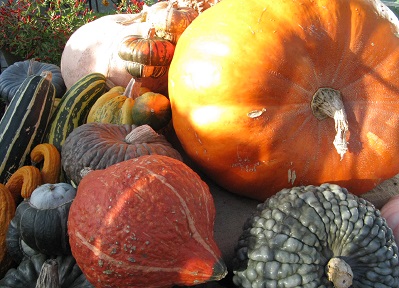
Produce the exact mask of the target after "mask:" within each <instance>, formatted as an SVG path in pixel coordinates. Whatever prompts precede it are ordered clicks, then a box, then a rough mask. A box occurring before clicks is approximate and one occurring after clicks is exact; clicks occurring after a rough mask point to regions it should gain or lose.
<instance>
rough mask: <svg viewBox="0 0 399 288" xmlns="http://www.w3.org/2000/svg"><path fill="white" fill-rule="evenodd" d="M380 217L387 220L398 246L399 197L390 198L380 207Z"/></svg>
mask: <svg viewBox="0 0 399 288" xmlns="http://www.w3.org/2000/svg"><path fill="white" fill-rule="evenodd" d="M381 215H382V217H384V218H385V219H386V220H387V223H388V226H389V227H390V228H391V229H392V231H393V234H394V237H395V241H396V243H397V244H399V195H395V196H393V197H391V198H390V199H389V200H388V202H387V203H386V204H385V205H384V206H382V208H381Z"/></svg>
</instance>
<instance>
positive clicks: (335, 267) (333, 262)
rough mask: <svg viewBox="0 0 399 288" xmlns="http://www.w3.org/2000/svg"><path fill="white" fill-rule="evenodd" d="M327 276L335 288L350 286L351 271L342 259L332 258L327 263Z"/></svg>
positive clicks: (351, 279)
mask: <svg viewBox="0 0 399 288" xmlns="http://www.w3.org/2000/svg"><path fill="white" fill-rule="evenodd" d="M327 276H328V280H329V281H331V282H332V283H333V284H334V287H335V288H348V287H350V286H352V281H353V272H352V269H351V267H350V266H349V264H348V263H346V262H345V260H343V259H342V258H339V257H333V258H331V259H330V261H328V263H327Z"/></svg>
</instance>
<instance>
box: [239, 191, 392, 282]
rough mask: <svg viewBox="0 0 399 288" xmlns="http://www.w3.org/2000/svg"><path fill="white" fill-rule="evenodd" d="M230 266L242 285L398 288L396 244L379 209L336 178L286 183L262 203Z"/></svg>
mask: <svg viewBox="0 0 399 288" xmlns="http://www.w3.org/2000/svg"><path fill="white" fill-rule="evenodd" d="M339 267H342V268H343V269H342V270H340V269H332V268H339ZM233 269H234V271H233V272H234V276H233V281H234V284H235V285H236V286H238V287H245V288H247V287H334V285H335V287H350V285H352V286H351V287H353V288H356V287H361V288H368V287H378V288H383V287H386V288H392V287H399V262H398V247H397V245H396V243H395V240H394V237H393V234H392V230H391V229H390V228H389V227H388V226H387V224H386V221H385V219H384V218H382V217H381V214H380V211H379V210H377V209H375V207H374V206H373V205H372V204H371V203H370V202H368V201H366V200H364V199H361V198H358V197H357V196H355V195H353V194H350V193H349V192H348V191H347V190H346V189H344V188H341V187H340V186H338V185H332V184H322V185H321V186H306V187H305V186H301V187H294V188H291V189H283V190H281V191H280V192H279V193H277V194H276V195H274V196H273V197H271V198H269V199H268V200H266V201H265V202H264V203H262V204H259V205H258V207H257V211H256V213H254V215H253V216H251V217H250V218H249V219H248V220H247V222H246V223H245V225H244V231H243V233H242V235H241V236H240V239H239V241H238V245H237V247H236V257H235V259H234V267H233ZM331 281H334V284H333V283H332V282H331Z"/></svg>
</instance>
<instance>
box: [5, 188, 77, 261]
mask: <svg viewBox="0 0 399 288" xmlns="http://www.w3.org/2000/svg"><path fill="white" fill-rule="evenodd" d="M75 195H76V190H75V188H73V187H72V186H71V185H70V184H67V183H57V184H43V185H41V186H39V187H38V188H36V189H35V190H34V191H33V193H32V195H31V197H30V198H29V199H26V200H24V201H23V202H21V203H20V204H19V205H18V207H17V210H16V213H15V217H14V219H13V220H11V222H14V223H13V224H12V225H10V227H11V228H10V229H9V231H8V237H7V240H6V241H7V243H8V244H7V245H9V246H10V247H15V246H18V245H17V244H15V243H20V241H21V240H22V241H23V242H24V243H25V244H26V245H28V246H29V247H30V248H31V249H33V250H34V251H38V252H40V253H43V254H46V255H69V254H70V253H71V251H70V246H69V237H68V233H67V229H66V225H67V219H68V213H69V208H70V206H71V203H72V201H73V199H74V198H75ZM14 228H15V229H16V231H15V230H14ZM15 254H16V255H18V252H16V253H15ZM21 254H23V251H21V253H19V255H21ZM17 258H18V256H17Z"/></svg>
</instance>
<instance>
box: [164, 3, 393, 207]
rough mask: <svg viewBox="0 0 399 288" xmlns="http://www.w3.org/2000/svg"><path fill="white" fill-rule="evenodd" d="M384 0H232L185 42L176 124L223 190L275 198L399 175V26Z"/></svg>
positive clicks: (173, 91) (177, 74) (174, 88)
mask: <svg viewBox="0 0 399 288" xmlns="http://www.w3.org/2000/svg"><path fill="white" fill-rule="evenodd" d="M398 27H399V25H398V20H397V18H396V17H395V16H394V14H393V13H392V12H391V11H390V10H389V9H388V8H387V7H386V6H385V5H383V4H382V3H381V2H380V1H377V0H303V1H291V0H281V1H269V0H259V1H248V2H246V3H245V5H243V2H242V1H241V0H223V1H221V2H220V3H218V4H217V5H215V6H214V7H212V8H211V9H208V10H207V11H205V12H204V13H201V14H200V15H199V16H198V17H197V18H196V19H195V20H194V21H193V23H191V24H190V26H189V27H188V28H187V29H186V30H185V31H184V33H183V35H182V36H181V37H180V39H179V42H178V44H177V45H176V50H175V53H174V57H173V60H172V63H171V66H170V70H169V85H168V87H169V97H170V100H171V105H172V115H173V124H174V128H175V130H176V133H177V136H178V138H179V140H180V141H181V144H182V146H183V148H184V150H185V151H186V152H187V154H188V155H189V156H190V157H191V158H192V159H193V160H194V162H195V163H196V164H197V165H198V166H199V167H200V168H202V170H203V171H205V172H206V173H207V174H208V175H209V176H210V177H212V178H213V179H214V180H215V181H216V182H217V183H219V184H220V185H221V186H223V187H225V188H227V189H229V190H230V191H232V192H235V193H238V194H242V195H246V196H249V197H252V198H256V199H260V200H264V199H266V198H267V197H268V196H270V195H272V194H274V193H276V192H277V191H279V190H281V189H282V188H285V187H286V188H288V187H292V186H295V185H307V184H312V185H318V184H321V183H324V182H330V183H336V184H339V185H341V186H343V187H346V188H348V189H349V190H350V191H352V193H355V194H360V193H363V192H366V191H368V190H369V189H371V188H373V187H374V186H376V185H377V184H378V183H379V182H380V181H382V180H383V179H386V178H390V177H392V176H394V175H395V174H396V173H398V172H399V161H397V155H398V153H399V141H398V139H399V112H398V111H399V69H398V68H397V63H398V61H399V38H398V37H399V29H398Z"/></svg>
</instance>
